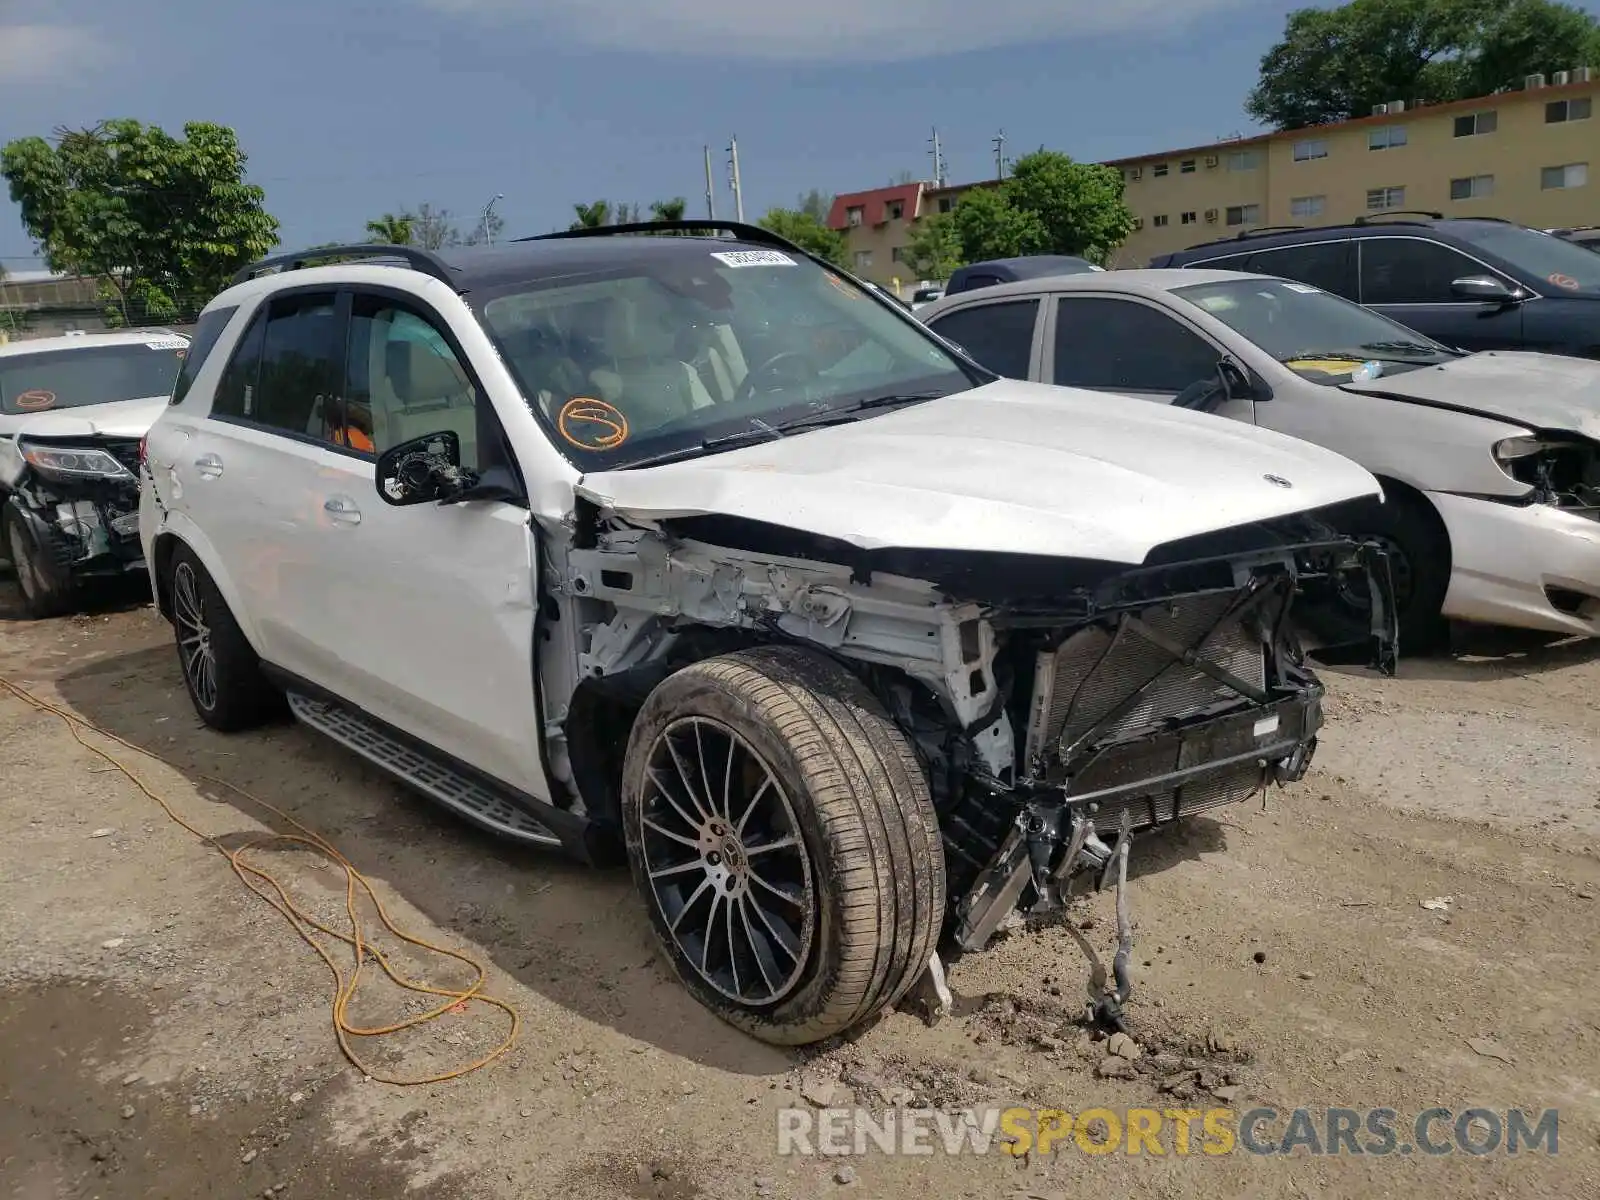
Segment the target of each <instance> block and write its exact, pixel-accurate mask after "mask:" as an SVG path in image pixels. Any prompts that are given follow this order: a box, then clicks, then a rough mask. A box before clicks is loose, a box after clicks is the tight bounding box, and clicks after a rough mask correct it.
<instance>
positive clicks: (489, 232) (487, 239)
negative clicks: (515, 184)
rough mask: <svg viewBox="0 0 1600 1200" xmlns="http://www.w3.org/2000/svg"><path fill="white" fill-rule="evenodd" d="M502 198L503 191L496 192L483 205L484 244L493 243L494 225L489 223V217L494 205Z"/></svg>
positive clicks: (503, 197) (490, 244) (489, 244)
mask: <svg viewBox="0 0 1600 1200" xmlns="http://www.w3.org/2000/svg"><path fill="white" fill-rule="evenodd" d="M504 199H505V195H504V194H503V193H501V192H496V193H495V195H494V199H493V200H491V201H489V203H487V204H485V205H484V206H483V243H484V245H486V246H492V245H494V226H493V225H491V224H489V218H490V216H491V215H492V214H493V213H494V206H495V205H496V204H497V203H499V202H500V201H501V200H504Z"/></svg>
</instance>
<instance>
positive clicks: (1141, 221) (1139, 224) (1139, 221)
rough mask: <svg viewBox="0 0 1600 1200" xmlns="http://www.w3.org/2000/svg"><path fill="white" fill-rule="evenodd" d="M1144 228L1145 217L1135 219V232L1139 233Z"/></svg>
mask: <svg viewBox="0 0 1600 1200" xmlns="http://www.w3.org/2000/svg"><path fill="white" fill-rule="evenodd" d="M1143 228H1144V218H1143V217H1135V218H1134V219H1133V229H1134V232H1135V233H1137V232H1138V231H1139V230H1141V229H1143Z"/></svg>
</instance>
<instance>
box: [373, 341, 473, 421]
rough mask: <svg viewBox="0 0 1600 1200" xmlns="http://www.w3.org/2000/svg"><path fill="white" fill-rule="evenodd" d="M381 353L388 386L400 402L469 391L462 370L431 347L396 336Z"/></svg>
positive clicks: (410, 403)
mask: <svg viewBox="0 0 1600 1200" xmlns="http://www.w3.org/2000/svg"><path fill="white" fill-rule="evenodd" d="M384 352H385V355H386V359H387V361H386V363H385V369H386V371H387V373H388V376H389V386H390V387H391V388H393V389H394V394H395V396H396V397H397V398H398V399H399V400H400V403H401V404H403V405H412V404H427V403H429V402H431V401H436V400H448V399H451V398H452V397H456V396H462V395H465V394H467V392H468V391H469V390H470V389H469V388H468V386H467V381H466V379H465V378H464V377H463V376H462V374H461V369H460V368H459V367H457V366H456V364H455V363H453V362H451V361H450V360H449V359H447V358H444V357H442V356H441V355H440V354H439V353H438V351H436V350H434V349H433V347H431V346H425V345H423V344H422V343H421V342H413V341H410V340H406V339H398V338H397V339H396V340H394V341H392V342H390V343H389V344H388V345H387V346H386V347H385V348H384Z"/></svg>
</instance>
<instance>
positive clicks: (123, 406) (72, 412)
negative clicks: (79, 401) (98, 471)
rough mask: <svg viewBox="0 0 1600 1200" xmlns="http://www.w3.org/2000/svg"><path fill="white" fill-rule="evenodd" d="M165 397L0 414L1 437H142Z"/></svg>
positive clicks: (160, 409)
mask: <svg viewBox="0 0 1600 1200" xmlns="http://www.w3.org/2000/svg"><path fill="white" fill-rule="evenodd" d="M167 399H168V398H167V397H166V396H147V397H145V398H144V399H142V400H119V401H117V402H116V403H115V404H86V405H84V406H83V407H82V408H63V409H60V410H59V411H57V412H35V413H0V437H14V436H17V435H19V434H20V435H22V436H24V437H26V436H28V435H29V434H32V435H33V436H34V437H50V438H66V437H108V438H141V437H143V436H144V435H145V434H146V433H148V432H149V431H150V426H152V425H154V424H155V421H156V418H157V417H159V416H160V415H161V411H162V409H164V408H166V407H167Z"/></svg>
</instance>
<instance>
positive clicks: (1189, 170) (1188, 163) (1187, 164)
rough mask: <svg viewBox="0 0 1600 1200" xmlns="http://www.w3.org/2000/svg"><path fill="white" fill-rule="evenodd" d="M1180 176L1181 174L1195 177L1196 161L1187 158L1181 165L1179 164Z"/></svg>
mask: <svg viewBox="0 0 1600 1200" xmlns="http://www.w3.org/2000/svg"><path fill="white" fill-rule="evenodd" d="M1178 174H1180V175H1193V174H1194V159H1192V158H1186V159H1184V160H1183V161H1182V162H1181V163H1179V164H1178Z"/></svg>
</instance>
